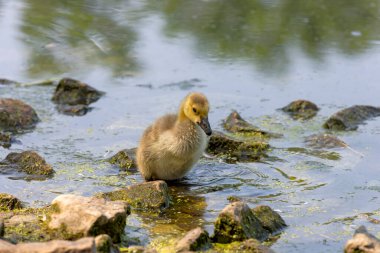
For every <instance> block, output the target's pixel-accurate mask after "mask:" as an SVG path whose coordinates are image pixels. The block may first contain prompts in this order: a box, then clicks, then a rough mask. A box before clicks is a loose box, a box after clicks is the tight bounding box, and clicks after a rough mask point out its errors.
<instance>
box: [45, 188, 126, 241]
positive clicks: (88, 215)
mask: <svg viewBox="0 0 380 253" xmlns="http://www.w3.org/2000/svg"><path fill="white" fill-rule="evenodd" d="M52 205H53V206H55V208H56V209H57V213H53V214H52V215H51V221H50V223H49V224H48V226H49V228H50V229H62V230H65V231H66V232H67V233H69V234H71V235H72V236H73V238H77V237H81V236H96V235H100V234H108V235H109V236H110V237H111V238H112V240H113V241H114V242H119V241H120V236H121V234H122V233H123V231H124V227H125V224H126V218H127V215H128V214H129V213H130V210H129V206H128V204H127V203H125V202H122V201H106V200H105V199H101V198H94V197H92V198H88V197H82V196H77V195H72V194H64V195H60V196H58V197H57V198H55V199H54V200H53V202H52Z"/></svg>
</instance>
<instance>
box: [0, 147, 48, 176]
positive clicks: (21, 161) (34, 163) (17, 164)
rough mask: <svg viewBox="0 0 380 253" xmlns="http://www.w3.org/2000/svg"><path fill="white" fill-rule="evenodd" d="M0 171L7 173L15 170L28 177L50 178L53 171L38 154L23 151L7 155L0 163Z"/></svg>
mask: <svg viewBox="0 0 380 253" xmlns="http://www.w3.org/2000/svg"><path fill="white" fill-rule="evenodd" d="M0 165H2V166H0V171H3V172H9V171H12V170H16V171H19V172H24V173H26V174H29V175H38V176H44V177H48V176H52V175H53V174H54V170H53V169H52V167H51V166H50V165H49V164H48V163H46V161H45V159H43V158H42V157H41V156H40V155H39V154H37V153H36V152H34V151H24V152H21V153H15V152H13V153H9V154H8V155H7V156H6V157H5V159H4V160H3V161H1V162H0Z"/></svg>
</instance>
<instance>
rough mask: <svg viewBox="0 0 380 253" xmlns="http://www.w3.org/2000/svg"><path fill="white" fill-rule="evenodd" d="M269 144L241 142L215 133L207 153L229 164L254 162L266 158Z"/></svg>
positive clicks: (252, 141) (249, 141)
mask: <svg viewBox="0 0 380 253" xmlns="http://www.w3.org/2000/svg"><path fill="white" fill-rule="evenodd" d="M268 150H269V144H268V143H266V142H263V141H254V140H247V141H241V140H238V139H235V138H232V137H230V136H228V135H225V134H223V133H221V132H218V131H214V132H213V134H212V135H211V137H210V140H209V143H208V147H207V152H208V153H210V154H212V155H215V156H217V157H220V158H222V159H224V160H225V161H226V162H228V163H235V162H253V161H259V160H261V159H262V158H264V157H266V156H267V155H266V152H267V151H268Z"/></svg>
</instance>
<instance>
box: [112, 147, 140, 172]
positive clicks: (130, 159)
mask: <svg viewBox="0 0 380 253" xmlns="http://www.w3.org/2000/svg"><path fill="white" fill-rule="evenodd" d="M108 162H109V163H111V164H115V165H117V166H118V167H119V168H120V169H121V170H124V171H125V170H127V171H128V170H137V165H136V149H135V148H133V149H123V150H121V151H119V152H117V153H116V154H115V155H113V156H112V157H110V158H109V159H108Z"/></svg>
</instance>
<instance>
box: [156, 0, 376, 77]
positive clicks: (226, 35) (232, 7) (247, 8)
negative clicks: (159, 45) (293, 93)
mask: <svg viewBox="0 0 380 253" xmlns="http://www.w3.org/2000/svg"><path fill="white" fill-rule="evenodd" d="M156 5H157V6H156V7H154V8H161V11H162V12H163V13H164V18H165V19H166V32H167V33H168V34H169V35H171V36H174V35H175V34H176V33H189V34H191V35H192V36H194V37H195V38H196V41H197V46H198V49H199V50H200V51H201V52H203V53H206V54H210V53H211V54H212V55H214V56H215V57H218V58H222V59H224V58H225V59H230V58H241V59H248V60H252V61H253V62H254V63H255V64H256V65H257V66H258V67H259V68H260V69H262V70H265V71H269V72H271V71H284V70H286V67H287V64H288V63H289V62H290V61H291V60H292V59H290V52H289V49H290V46H299V47H300V48H301V49H302V51H303V52H304V53H305V54H306V55H308V56H309V57H310V58H313V59H316V60H323V58H324V54H325V53H326V49H329V48H334V49H336V50H337V51H339V52H341V53H343V54H348V55H352V54H357V53H361V52H363V51H364V50H365V49H366V48H368V47H369V46H370V42H371V40H373V39H375V38H374V37H377V38H378V34H379V31H380V26H379V25H380V23H379V20H378V18H377V17H378V13H379V7H380V3H379V1H377V0H363V1H357V0H337V1H329V0H318V1H315V0H306V1H299V0H283V1H260V0H236V1H229V0H219V1H197V4H194V2H193V1H187V0H166V1H164V4H162V5H161V4H158V3H156Z"/></svg>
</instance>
